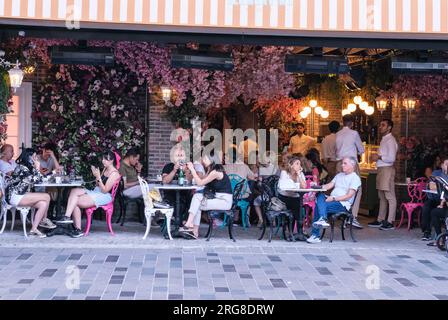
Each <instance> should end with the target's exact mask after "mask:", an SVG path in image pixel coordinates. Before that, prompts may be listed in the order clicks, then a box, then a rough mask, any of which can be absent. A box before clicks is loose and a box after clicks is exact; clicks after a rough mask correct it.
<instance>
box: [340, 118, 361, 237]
mask: <svg viewBox="0 0 448 320" xmlns="http://www.w3.org/2000/svg"><path fill="white" fill-rule="evenodd" d="M342 122H343V125H344V127H343V128H342V129H341V130H339V131H338V133H336V160H338V163H337V164H336V172H341V171H342V166H341V164H342V161H341V160H342V159H343V158H345V157H351V158H354V159H358V155H362V154H363V153H364V146H363V145H362V141H361V137H360V136H359V133H358V132H357V131H355V130H352V127H353V122H354V118H353V116H352V115H351V114H347V115H345V116H343V117H342ZM355 172H356V173H357V174H358V176H359V175H360V173H359V166H358V163H356V168H355ZM359 193H362V191H361V190H360V191H359ZM360 204H361V194H360V195H359V197H358V198H357V199H356V202H355V203H354V204H353V209H352V213H353V216H354V219H353V226H354V227H356V228H360V229H361V228H362V225H361V224H360V223H359V222H358V219H357V218H358V211H359V206H360Z"/></svg>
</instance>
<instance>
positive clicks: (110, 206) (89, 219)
mask: <svg viewBox="0 0 448 320" xmlns="http://www.w3.org/2000/svg"><path fill="white" fill-rule="evenodd" d="M120 180H121V177H120V179H118V180H117V182H115V184H114V185H113V187H112V201H111V202H109V203H108V204H106V205H104V206H101V207H98V208H102V209H103V210H104V212H105V213H106V221H107V227H108V228H109V232H110V233H111V234H112V235H113V236H114V235H115V234H114V231H113V230H112V215H113V213H114V201H115V194H116V192H117V189H118V186H119V184H120ZM96 209H97V208H96V207H91V208H88V209H86V215H87V224H86V231H85V232H84V236H87V235H88V234H89V231H90V225H91V224H92V214H93V212H94V211H95V210H96Z"/></svg>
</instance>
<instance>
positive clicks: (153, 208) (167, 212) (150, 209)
mask: <svg viewBox="0 0 448 320" xmlns="http://www.w3.org/2000/svg"><path fill="white" fill-rule="evenodd" d="M138 182H139V183H140V188H141V189H142V195H143V202H144V204H145V218H146V232H145V235H144V236H143V240H145V239H146V237H147V236H148V234H149V231H150V229H151V219H152V217H153V216H154V215H155V214H156V212H158V211H160V212H161V213H162V214H163V215H164V216H165V223H166V229H167V232H168V238H169V239H170V240H173V238H172V237H171V218H172V217H173V213H174V209H173V208H157V204H154V202H153V201H152V198H151V197H150V195H149V186H148V183H147V182H146V181H145V180H143V179H142V178H140V177H138Z"/></svg>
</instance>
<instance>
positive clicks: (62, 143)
mask: <svg viewBox="0 0 448 320" xmlns="http://www.w3.org/2000/svg"><path fill="white" fill-rule="evenodd" d="M63 146H64V140H59V142H58V147H59V149H62V147H63Z"/></svg>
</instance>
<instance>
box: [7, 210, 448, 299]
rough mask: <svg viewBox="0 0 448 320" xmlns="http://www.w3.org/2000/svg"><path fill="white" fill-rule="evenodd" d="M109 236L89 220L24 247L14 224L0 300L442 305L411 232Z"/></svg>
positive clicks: (446, 270) (135, 232)
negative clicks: (73, 231)
mask: <svg viewBox="0 0 448 320" xmlns="http://www.w3.org/2000/svg"><path fill="white" fill-rule="evenodd" d="M361 222H363V223H364V224H366V223H367V222H368V221H367V220H362V219H361ZM114 228H115V232H116V236H114V237H112V236H110V235H109V234H108V232H107V228H106V226H105V224H104V222H103V221H94V224H93V225H92V229H91V233H90V235H89V236H88V237H83V238H79V239H72V238H69V237H67V236H54V237H51V238H45V239H25V238H24V237H23V234H22V233H21V231H20V230H21V226H20V225H19V223H18V224H17V225H16V226H15V230H14V231H12V232H11V231H9V230H8V229H7V230H5V232H4V233H3V234H2V235H0V272H1V274H2V277H0V299H54V300H57V299H81V300H84V299H87V300H89V299H193V300H196V299H202V300H204V299H205V300H214V299H282V300H284V299H448V256H447V255H446V253H445V252H441V251H439V250H438V249H436V248H433V247H427V246H426V245H425V244H426V243H425V242H422V241H420V235H421V234H420V232H419V230H416V229H414V230H411V231H409V232H408V231H407V230H406V229H404V228H402V229H400V230H394V231H381V230H377V229H370V228H365V229H363V230H357V231H356V232H355V235H356V237H357V239H358V242H356V243H353V242H352V241H350V240H349V239H347V240H346V241H342V240H341V237H340V234H339V233H336V235H335V240H334V242H333V243H329V242H328V239H324V241H323V242H322V243H320V244H313V245H311V244H307V243H304V242H295V243H292V242H286V241H283V240H281V239H279V237H276V238H275V239H274V240H273V241H272V242H271V243H268V242H267V240H266V238H265V239H264V240H262V241H258V240H256V238H257V235H258V234H259V230H258V229H257V228H254V227H252V228H250V229H249V230H243V229H242V228H240V227H236V228H235V229H236V232H235V234H236V238H237V242H235V243H233V242H231V241H230V240H229V239H228V237H227V232H226V230H218V231H217V232H216V234H215V237H214V238H212V240H211V241H210V242H206V241H205V240H204V239H199V240H184V239H175V240H174V241H168V240H165V239H163V238H162V236H161V234H160V230H159V229H157V228H153V229H152V230H151V233H150V236H149V237H148V238H147V239H146V240H142V236H143V233H144V227H143V226H142V225H141V224H138V223H127V225H125V226H124V227H120V226H118V225H115V226H114ZM205 231H206V230H205V226H204V229H202V230H201V234H205ZM77 275H79V277H77ZM376 275H378V277H376ZM77 279H79V282H78V281H77ZM377 280H378V281H377Z"/></svg>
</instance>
